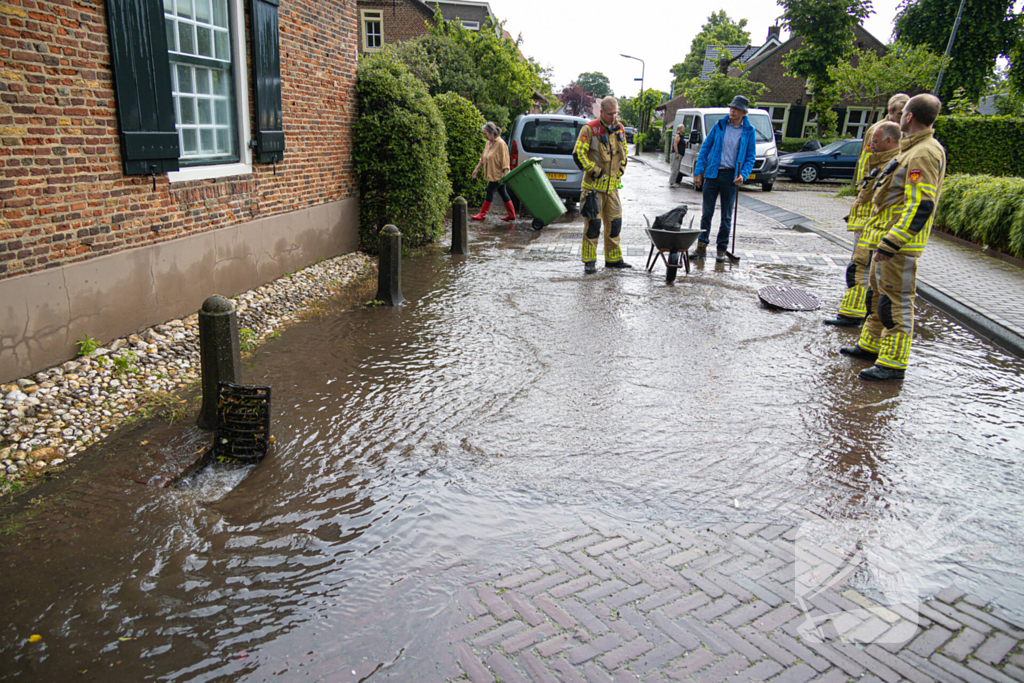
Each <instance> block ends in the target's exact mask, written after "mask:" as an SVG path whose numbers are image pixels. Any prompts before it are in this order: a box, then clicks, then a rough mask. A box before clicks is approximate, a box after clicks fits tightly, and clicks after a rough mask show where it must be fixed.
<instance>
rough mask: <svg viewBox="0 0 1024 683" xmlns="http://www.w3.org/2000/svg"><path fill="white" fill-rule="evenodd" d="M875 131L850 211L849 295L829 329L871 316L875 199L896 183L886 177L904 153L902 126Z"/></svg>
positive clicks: (855, 323)
mask: <svg viewBox="0 0 1024 683" xmlns="http://www.w3.org/2000/svg"><path fill="white" fill-rule="evenodd" d="M872 130H873V131H874V132H873V134H872V138H873V139H872V140H871V141H870V142H869V145H870V148H871V149H873V150H875V151H874V152H872V153H870V154H868V155H867V157H866V159H865V163H864V164H863V171H864V177H863V178H862V179H861V180H860V182H859V183H858V192H857V199H856V200H854V202H853V206H852V207H851V208H850V222H849V223H848V224H847V225H848V227H849V229H850V230H852V231H853V233H854V236H855V238H856V243H855V244H854V247H853V255H852V257H851V258H850V263H849V264H848V265H847V266H846V287H847V289H846V292H845V293H844V294H843V300H842V301H841V302H840V304H839V314H838V315H837V316H836V317H835V318H829V319H827V320H826V321H825V324H826V325H837V326H839V327H858V326H860V324H861V323H862V322H863V321H864V318H865V317H866V316H867V294H868V291H869V290H868V273H869V270H870V267H871V256H872V255H873V254H874V251H875V247H876V246H878V240H879V239H881V236H880V235H879V234H878V231H877V230H872V229H871V228H870V227H869V225H870V222H871V220H872V218H873V217H874V218H875V219H876V220H882V219H880V218H878V217H877V215H876V212H875V211H874V209H875V208H876V206H875V202H874V197H875V195H876V194H879V196H880V193H877V192H876V188H878V187H880V186H881V185H885V186H886V187H888V184H889V182H890V181H891V180H892V174H891V172H890V173H889V174H885V175H883V172H884V170H885V167H886V166H887V165H888V164H889V162H890V161H892V160H893V158H895V157H896V155H897V154H898V153H899V151H900V149H899V146H900V126H899V124H898V123H893V122H891V121H883V122H882V124H880V125H875V126H873V127H872ZM855 217H856V220H857V221H858V225H859V227H858V228H854V227H852V225H853V221H854V220H855Z"/></svg>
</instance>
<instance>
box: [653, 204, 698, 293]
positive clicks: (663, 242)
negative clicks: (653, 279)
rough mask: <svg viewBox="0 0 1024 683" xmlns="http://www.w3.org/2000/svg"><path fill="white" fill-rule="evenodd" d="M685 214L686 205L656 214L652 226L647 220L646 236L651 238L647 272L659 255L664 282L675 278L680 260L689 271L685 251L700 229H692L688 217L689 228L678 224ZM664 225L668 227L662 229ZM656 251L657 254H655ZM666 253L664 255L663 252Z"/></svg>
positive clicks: (688, 259)
mask: <svg viewBox="0 0 1024 683" xmlns="http://www.w3.org/2000/svg"><path fill="white" fill-rule="evenodd" d="M685 215H686V207H685V206H680V207H678V208H676V209H673V210H672V211H670V212H668V213H666V214H664V215H661V216H658V217H657V218H656V219H655V221H654V227H653V228H652V227H651V222H650V221H649V220H647V216H644V220H647V227H646V228H644V229H645V230H646V231H647V237H648V238H649V239H650V240H651V251H650V253H649V254H647V272H648V273H649V272H651V271H652V270H654V265H655V264H656V263H657V262H658V258H659V257H660V258H661V260H662V262H664V264H665V282H672V281H674V280H675V279H676V271H678V270H679V263H680V261H682V264H683V267H684V268H686V272H687V274H689V272H690V255H689V254H688V253H687V251H688V250H689V248H690V247H692V246H693V243H694V242H696V241H697V237H698V236H699V235H700V230H694V229H693V219H692V218H691V219H690V228H689V229H688V230H683V229H681V228H680V227H679V225H680V224H681V223H682V222H683V217H684V216H685ZM663 227H666V228H668V229H662V228H663ZM655 253H657V256H655ZM666 253H667V254H668V256H667V257H666V256H665V254H666Z"/></svg>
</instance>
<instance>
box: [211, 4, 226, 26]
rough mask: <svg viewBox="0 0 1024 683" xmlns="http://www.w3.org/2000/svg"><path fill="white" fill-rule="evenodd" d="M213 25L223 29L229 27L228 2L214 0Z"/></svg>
mask: <svg viewBox="0 0 1024 683" xmlns="http://www.w3.org/2000/svg"><path fill="white" fill-rule="evenodd" d="M213 23H214V25H215V26H220V27H221V28H227V27H228V0H213Z"/></svg>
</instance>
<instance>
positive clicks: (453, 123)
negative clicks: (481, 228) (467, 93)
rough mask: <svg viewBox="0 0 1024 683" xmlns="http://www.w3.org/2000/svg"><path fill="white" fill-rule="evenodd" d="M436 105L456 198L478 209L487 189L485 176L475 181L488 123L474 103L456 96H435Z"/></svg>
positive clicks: (480, 176) (448, 94)
mask: <svg viewBox="0 0 1024 683" xmlns="http://www.w3.org/2000/svg"><path fill="white" fill-rule="evenodd" d="M434 102H435V103H436V104H437V109H438V111H440V112H441V118H442V119H444V129H445V133H446V134H447V138H448V143H447V150H448V179H449V180H450V181H451V184H452V194H453V195H455V196H459V197H464V198H465V200H466V201H467V202H469V204H470V205H471V206H475V205H476V204H479V203H480V201H481V200H482V199H483V196H484V190H485V189H486V186H487V181H486V180H484V176H483V173H478V174H477V178H478V179H477V180H473V169H474V168H476V165H477V162H479V161H480V154H481V153H482V152H483V150H484V144H485V143H486V142H487V141H486V139H485V138H484V134H483V133H482V132H480V129H481V128H482V127H483V125H484V124H485V123H486V121H484V117H483V116H481V114H480V112H479V111H477V108H476V107H474V106H473V103H472V102H470V101H469V100H467V99H466V98H465V97H463V96H461V95H458V94H456V93H453V92H448V93H442V94H440V95H435V96H434Z"/></svg>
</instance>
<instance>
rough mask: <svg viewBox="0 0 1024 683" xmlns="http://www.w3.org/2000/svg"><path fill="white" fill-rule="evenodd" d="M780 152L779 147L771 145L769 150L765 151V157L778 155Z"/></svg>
mask: <svg viewBox="0 0 1024 683" xmlns="http://www.w3.org/2000/svg"><path fill="white" fill-rule="evenodd" d="M778 153H779V150H778V148H776V147H769V148H768V151H767V152H765V153H764V155H765V157H769V158H770V157H773V156H776V155H777V154H778Z"/></svg>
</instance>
